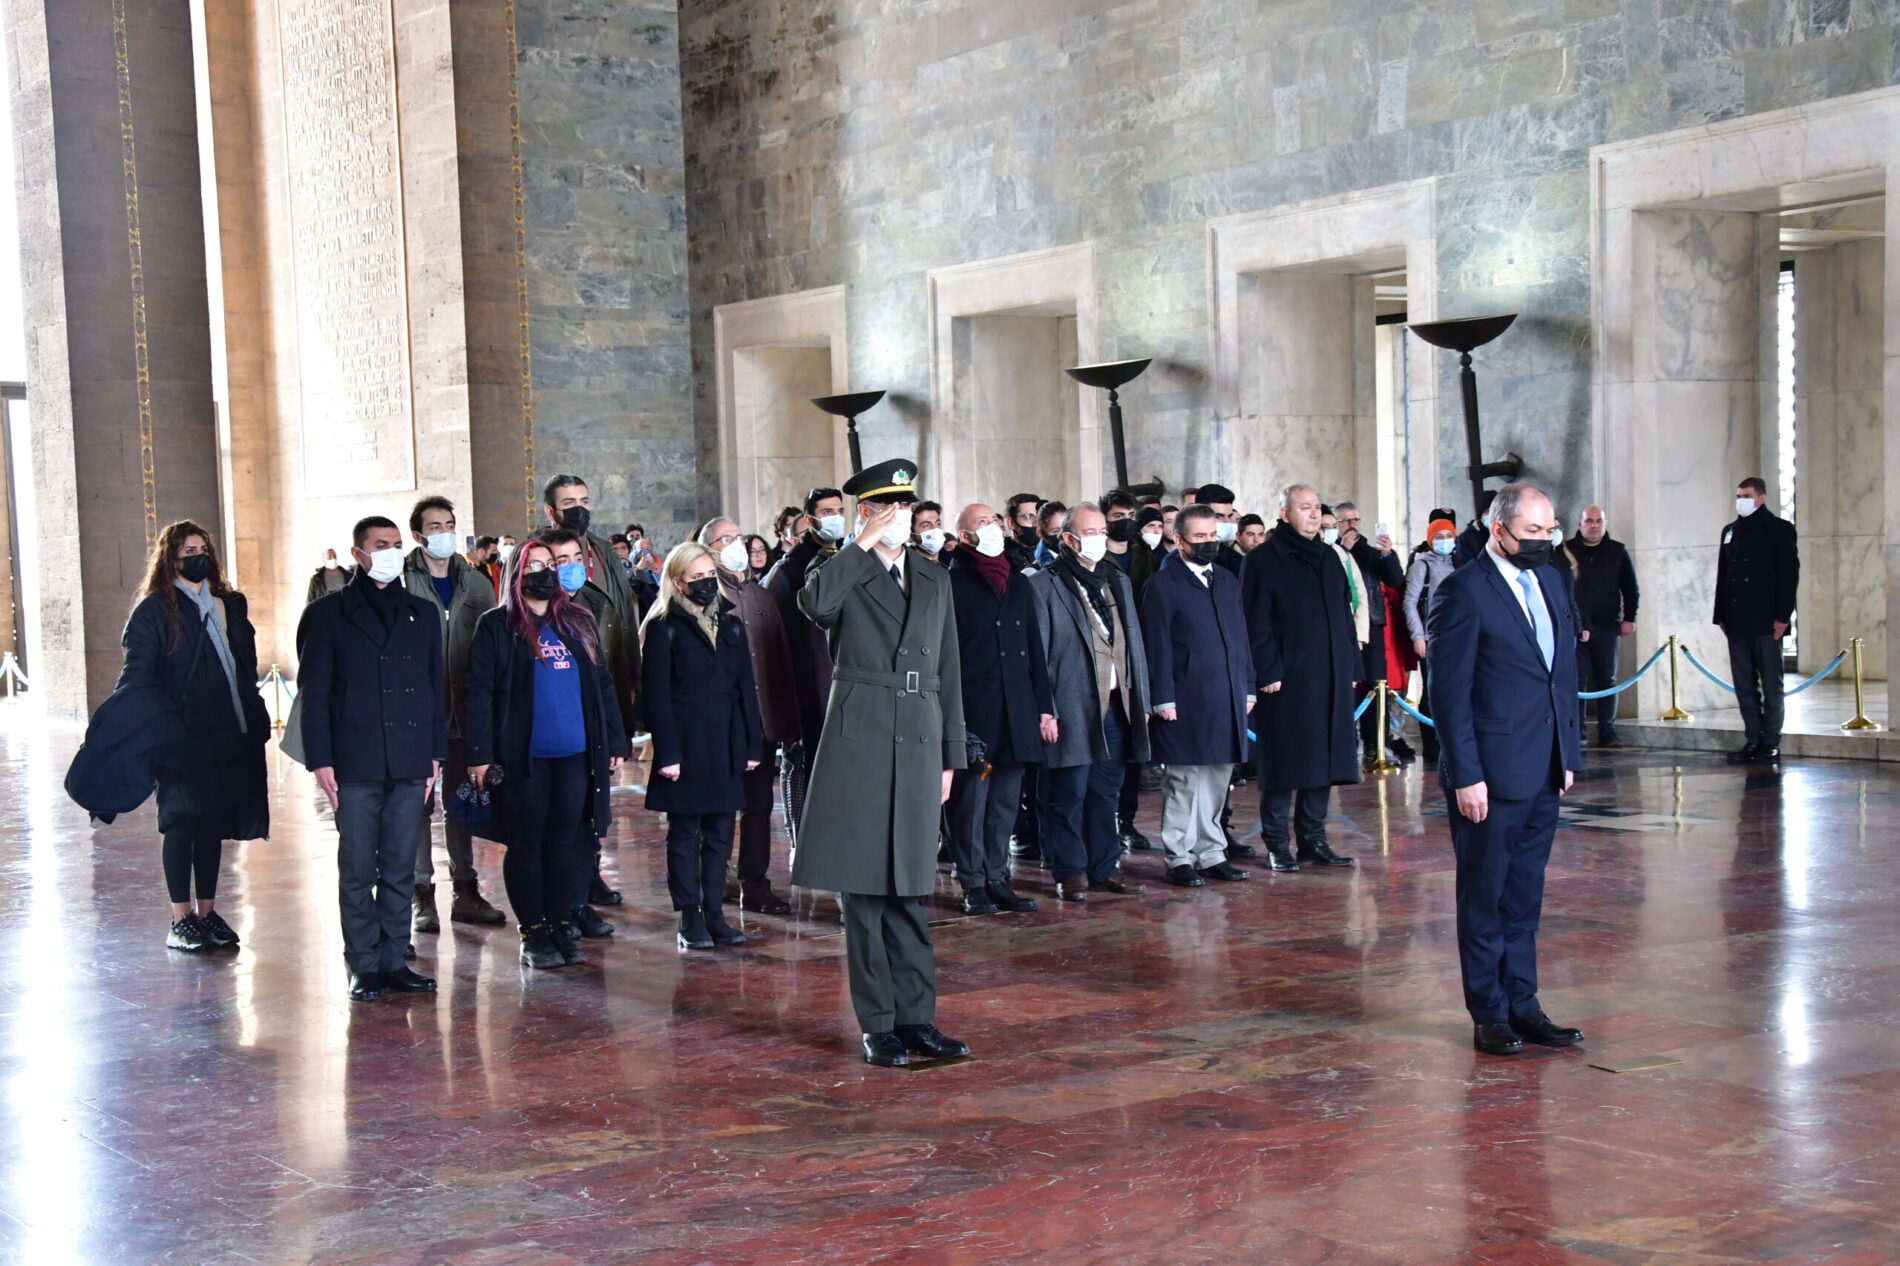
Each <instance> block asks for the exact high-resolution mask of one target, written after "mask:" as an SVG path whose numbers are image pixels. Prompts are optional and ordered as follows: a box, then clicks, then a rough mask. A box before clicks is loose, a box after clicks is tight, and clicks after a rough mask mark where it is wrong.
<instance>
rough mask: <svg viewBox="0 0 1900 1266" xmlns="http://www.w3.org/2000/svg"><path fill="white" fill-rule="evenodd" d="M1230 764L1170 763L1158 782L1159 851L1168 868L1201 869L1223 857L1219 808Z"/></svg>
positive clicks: (1231, 769) (1224, 837) (1223, 835)
mask: <svg viewBox="0 0 1900 1266" xmlns="http://www.w3.org/2000/svg"><path fill="white" fill-rule="evenodd" d="M1233 772H1234V767H1233V766H1232V765H1170V766H1168V770H1167V775H1166V778H1165V781H1164V782H1163V784H1162V801H1161V850H1162V852H1164V853H1166V854H1167V857H1168V866H1169V868H1170V869H1172V868H1173V867H1176V866H1192V867H1194V868H1195V869H1196V870H1204V869H1206V868H1207V867H1209V866H1218V865H1220V864H1221V863H1222V862H1224V861H1226V860H1227V835H1226V833H1225V832H1223V831H1222V830H1221V825H1220V815H1221V809H1222V807H1223V806H1225V805H1226V803H1227V782H1228V779H1229V778H1231V777H1232V776H1233Z"/></svg>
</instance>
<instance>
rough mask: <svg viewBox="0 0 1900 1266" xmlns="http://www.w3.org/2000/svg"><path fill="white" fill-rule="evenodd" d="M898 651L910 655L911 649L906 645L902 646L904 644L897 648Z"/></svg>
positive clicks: (900, 653)
mask: <svg viewBox="0 0 1900 1266" xmlns="http://www.w3.org/2000/svg"><path fill="white" fill-rule="evenodd" d="M897 653H898V654H899V655H908V654H910V651H909V649H908V648H906V647H902V646H900V647H898V648H897Z"/></svg>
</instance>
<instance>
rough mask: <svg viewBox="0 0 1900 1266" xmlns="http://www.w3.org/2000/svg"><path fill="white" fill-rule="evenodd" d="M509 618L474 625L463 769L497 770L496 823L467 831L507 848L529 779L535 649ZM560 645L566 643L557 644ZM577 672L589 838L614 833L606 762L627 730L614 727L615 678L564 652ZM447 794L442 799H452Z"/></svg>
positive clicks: (500, 612)
mask: <svg viewBox="0 0 1900 1266" xmlns="http://www.w3.org/2000/svg"><path fill="white" fill-rule="evenodd" d="M507 616H508V613H507V611H506V610H505V609H504V608H502V607H494V608H492V609H490V610H488V611H485V612H483V613H482V618H481V619H480V620H479V621H477V622H476V624H475V637H474V640H473V641H471V642H470V643H469V649H468V688H467V694H466V695H465V696H464V697H463V701H462V718H463V724H464V727H465V728H464V739H465V741H466V742H467V744H468V763H469V764H470V765H471V766H473V765H494V764H499V765H500V766H501V768H502V780H501V782H500V784H499V785H497V786H495V787H494V788H493V789H492V790H490V792H489V801H490V803H491V804H492V805H493V807H494V816H493V818H492V820H490V821H488V822H471V823H470V824H469V830H470V831H471V832H472V833H473V834H475V835H479V836H480V837H481V838H483V839H485V840H493V841H494V842H495V843H497V844H509V843H512V842H513V841H514V840H516V839H518V838H519V837H520V833H521V823H520V810H521V790H522V785H523V784H524V783H526V782H527V781H528V779H529V778H530V777H531V775H532V772H533V771H532V766H531V765H530V763H529V756H528V751H529V747H530V744H531V742H532V740H533V737H534V655H535V650H534V647H532V646H530V645H529V644H528V643H527V642H525V641H523V640H522V639H521V638H520V636H518V635H517V634H516V633H515V632H514V630H512V629H510V628H509V627H508V620H507ZM563 640H565V639H563ZM568 650H569V652H570V653H571V654H572V655H573V658H574V662H575V663H576V664H578V665H579V666H580V670H581V711H582V713H583V714H584V715H585V717H586V720H587V785H588V787H589V789H590V791H591V794H590V795H589V797H588V803H587V805H586V808H585V812H583V814H582V815H581V820H582V821H583V822H587V823H590V824H591V825H592V827H593V831H594V834H595V835H605V834H606V833H607V828H608V827H610V826H612V825H613V776H612V774H611V773H609V772H608V766H607V760H608V757H610V756H618V755H620V754H621V748H622V745H623V744H624V743H625V742H626V738H625V735H626V729H625V728H624V727H623V726H622V725H621V721H620V704H619V702H618V701H617V699H616V697H615V696H616V691H615V688H614V679H613V676H612V675H611V674H610V673H608V672H607V671H606V669H604V668H602V667H601V666H600V665H598V664H596V663H595V662H594V661H593V660H591V659H589V658H588V657H587V654H586V652H585V651H583V650H582V649H581V648H580V647H579V646H573V645H570V646H568ZM455 790H456V789H455V788H454V787H450V788H449V789H448V791H447V794H448V795H451V796H452V795H454V794H455Z"/></svg>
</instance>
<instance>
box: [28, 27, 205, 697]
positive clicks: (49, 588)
mask: <svg viewBox="0 0 1900 1266" xmlns="http://www.w3.org/2000/svg"><path fill="white" fill-rule="evenodd" d="M4 16H5V29H6V34H7V43H8V49H7V59H8V64H7V71H8V73H7V79H8V82H9V85H10V89H11V92H12V94H13V119H14V134H15V142H16V145H17V151H16V152H17V155H18V164H19V166H18V184H19V222H20V253H21V264H22V270H21V271H22V284H23V291H24V301H25V323H26V336H27V357H28V373H27V379H28V403H29V406H30V414H31V433H32V470H31V472H30V478H31V479H32V480H33V483H34V486H35V489H36V493H37V495H36V498H35V503H36V507H37V514H36V516H35V519H36V523H37V539H36V540H35V541H33V542H31V544H30V549H31V553H32V554H33V555H34V556H35V557H36V558H37V559H38V560H39V562H40V566H41V582H40V583H39V584H38V585H37V586H36V587H35V588H36V590H37V593H38V595H39V607H40V609H39V610H38V611H37V612H36V613H34V618H33V619H32V624H33V625H34V627H36V628H37V629H38V630H39V631H40V645H38V646H35V647H32V648H29V649H30V650H31V652H32V654H33V658H34V671H33V679H34V683H35V687H36V692H37V693H38V694H39V695H40V696H41V697H42V698H43V699H44V701H45V703H46V706H47V708H48V710H49V711H50V712H51V713H53V714H55V715H59V716H67V717H78V716H83V715H84V714H85V713H86V711H87V709H88V707H89V705H91V704H96V703H97V702H98V701H99V700H100V699H101V698H102V697H103V696H104V695H105V694H106V693H107V692H108V691H109V690H110V688H111V686H112V683H113V681H114V679H115V678H116V677H117V675H118V671H119V667H120V664H121V660H122V655H121V651H120V646H119V634H120V631H121V628H122V627H123V625H124V622H125V613H126V610H127V608H128V607H129V605H130V603H131V600H132V596H133V593H134V591H135V590H136V588H137V586H138V584H139V581H140V579H141V576H142V574H143V569H144V564H145V559H146V554H147V550H148V546H149V543H150V542H151V540H152V538H153V537H154V535H155V534H156V532H157V530H158V528H159V527H160V526H162V525H163V524H165V523H167V522H170V521H172V520H175V519H183V518H189V519H192V520H194V521H196V522H198V523H200V524H202V525H203V526H204V527H205V528H207V529H208V530H209V531H210V532H211V533H212V534H213V535H214V536H218V537H219V538H220V542H221V543H224V542H223V536H224V531H223V529H224V524H223V522H222V517H221V512H220V503H219V458H218V442H217V427H216V413H215V410H214V408H213V405H212V373H211V350H210V320H209V313H208V307H207V298H206V296H207V291H206V279H205V246H204V242H205V239H204V220H203V206H202V200H201V197H200V191H199V160H198V123H197V112H196V109H195V89H194V84H193V80H192V31H191V20H190V10H189V8H188V7H187V6H185V5H182V4H174V3H168V2H166V0H126V3H125V4H124V5H122V6H114V5H111V4H106V3H103V2H102V0H50V2H47V0H7V3H6V7H5V15H4Z"/></svg>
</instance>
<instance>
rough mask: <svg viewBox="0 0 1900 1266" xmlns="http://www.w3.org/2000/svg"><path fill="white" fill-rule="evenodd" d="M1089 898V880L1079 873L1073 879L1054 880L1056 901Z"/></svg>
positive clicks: (1085, 899)
mask: <svg viewBox="0 0 1900 1266" xmlns="http://www.w3.org/2000/svg"><path fill="white" fill-rule="evenodd" d="M1088 899H1089V881H1088V880H1087V879H1086V878H1084V877H1083V876H1081V875H1077V876H1076V877H1075V878H1074V879H1058V880H1057V881H1056V900H1057V901H1087V900H1088Z"/></svg>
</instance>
